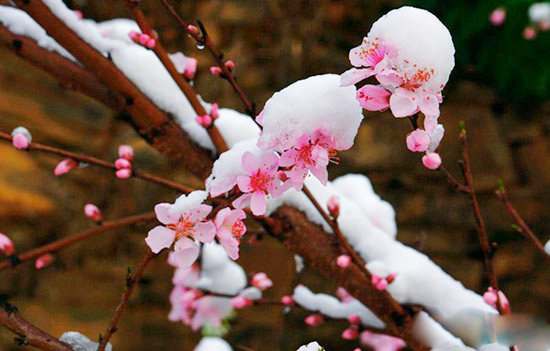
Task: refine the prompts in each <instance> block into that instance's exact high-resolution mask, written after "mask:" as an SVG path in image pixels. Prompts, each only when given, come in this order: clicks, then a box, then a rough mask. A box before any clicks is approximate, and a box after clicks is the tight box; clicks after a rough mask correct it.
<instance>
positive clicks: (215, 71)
mask: <svg viewBox="0 0 550 351" xmlns="http://www.w3.org/2000/svg"><path fill="white" fill-rule="evenodd" d="M210 73H212V74H213V75H214V76H215V77H220V76H221V75H222V69H221V68H220V67H218V66H212V67H210Z"/></svg>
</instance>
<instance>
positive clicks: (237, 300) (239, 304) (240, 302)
mask: <svg viewBox="0 0 550 351" xmlns="http://www.w3.org/2000/svg"><path fill="white" fill-rule="evenodd" d="M252 305H254V301H252V300H251V299H249V298H248V297H244V296H235V297H234V298H232V299H231V306H233V308H236V309H238V310H240V309H243V308H246V307H250V306H252Z"/></svg>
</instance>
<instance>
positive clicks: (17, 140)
mask: <svg viewBox="0 0 550 351" xmlns="http://www.w3.org/2000/svg"><path fill="white" fill-rule="evenodd" d="M12 144H13V146H14V147H15V148H16V149H17V150H26V149H27V148H28V147H29V145H30V142H29V140H28V139H27V137H25V136H24V135H23V134H16V135H15V136H14V137H13V139H12Z"/></svg>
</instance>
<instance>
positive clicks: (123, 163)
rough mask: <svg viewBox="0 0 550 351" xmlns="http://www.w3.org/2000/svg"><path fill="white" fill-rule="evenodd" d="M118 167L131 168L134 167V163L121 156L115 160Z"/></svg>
mask: <svg viewBox="0 0 550 351" xmlns="http://www.w3.org/2000/svg"><path fill="white" fill-rule="evenodd" d="M115 167H116V169H130V168H132V163H130V161H128V160H127V159H125V158H119V159H117V160H116V161H115Z"/></svg>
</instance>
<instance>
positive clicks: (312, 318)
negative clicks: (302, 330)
mask: <svg viewBox="0 0 550 351" xmlns="http://www.w3.org/2000/svg"><path fill="white" fill-rule="evenodd" d="M305 322H306V324H307V325H310V326H312V327H316V326H318V325H321V324H323V323H324V322H325V318H324V317H323V316H321V315H320V314H318V313H316V314H311V315H309V316H307V317H306V319H305Z"/></svg>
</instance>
